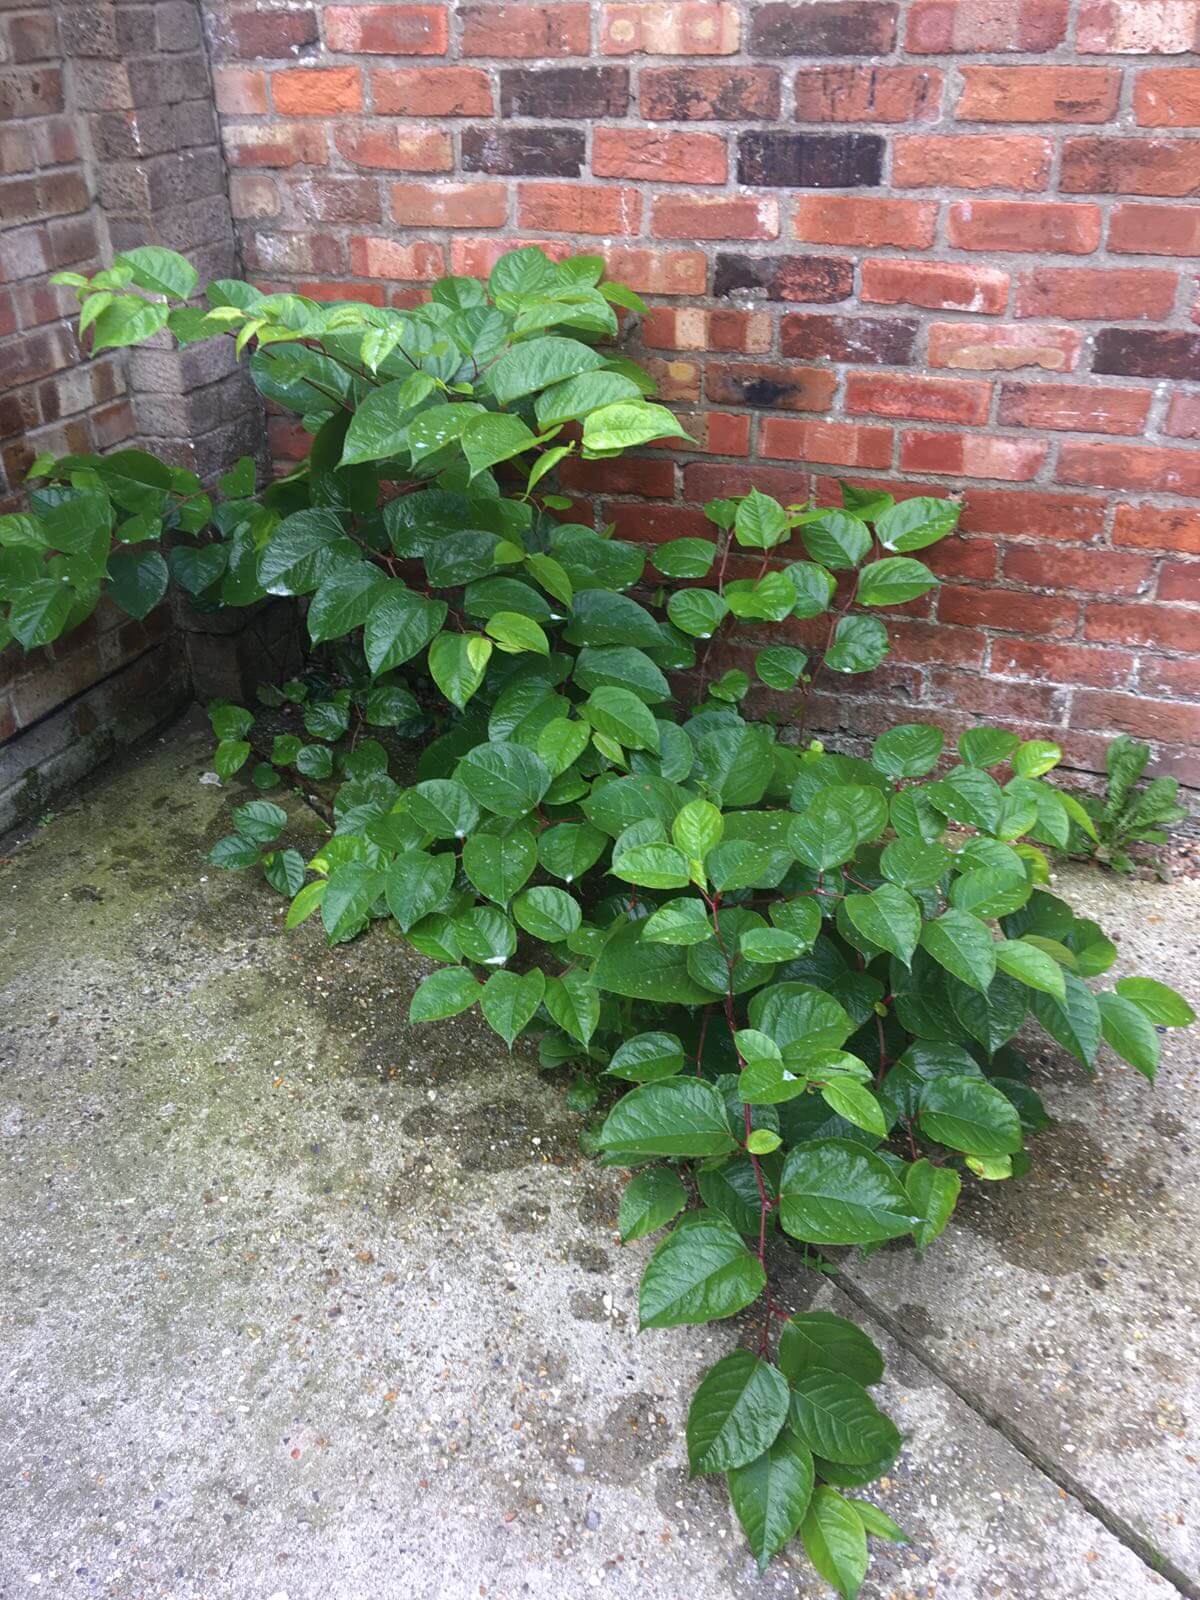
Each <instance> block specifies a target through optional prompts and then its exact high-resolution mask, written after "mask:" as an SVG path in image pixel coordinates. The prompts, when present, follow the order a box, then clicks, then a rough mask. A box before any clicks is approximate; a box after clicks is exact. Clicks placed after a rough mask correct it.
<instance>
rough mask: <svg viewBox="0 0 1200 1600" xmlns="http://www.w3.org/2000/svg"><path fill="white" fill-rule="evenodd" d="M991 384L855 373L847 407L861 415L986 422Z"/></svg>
mask: <svg viewBox="0 0 1200 1600" xmlns="http://www.w3.org/2000/svg"><path fill="white" fill-rule="evenodd" d="M991 395H992V386H991V384H990V383H971V382H966V381H958V380H956V379H954V378H913V377H907V376H905V377H899V376H893V375H892V374H887V375H877V374H874V373H867V372H851V373H850V374H849V375H848V376H847V378H846V399H845V406H846V410H847V411H848V412H851V413H852V414H857V415H859V416H875V417H916V418H919V419H921V420H922V421H925V422H968V423H970V422H980V423H982V422H986V421H987V415H988V405H989V402H990V400H991Z"/></svg>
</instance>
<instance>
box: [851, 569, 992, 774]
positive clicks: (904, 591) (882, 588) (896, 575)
mask: <svg viewBox="0 0 1200 1600" xmlns="http://www.w3.org/2000/svg"><path fill="white" fill-rule="evenodd" d="M938 581H939V580H938V579H937V578H935V577H934V575H933V573H932V572H930V570H929V568H928V567H927V566H926V565H925V563H924V562H923V561H914V560H913V559H912V558H911V556H885V557H884V558H883V560H882V561H872V562H871V564H870V566H867V567H864V568H863V569H862V571H861V572H860V573H859V577H858V599H859V602H860V603H861V604H862V605H864V606H901V605H904V604H905V602H906V601H908V600H915V599H916V598H917V596H918V595H922V594H927V593H928V592H929V590H930V589H936V588H937V585H938ZM965 759H966V758H965V757H964V760H965Z"/></svg>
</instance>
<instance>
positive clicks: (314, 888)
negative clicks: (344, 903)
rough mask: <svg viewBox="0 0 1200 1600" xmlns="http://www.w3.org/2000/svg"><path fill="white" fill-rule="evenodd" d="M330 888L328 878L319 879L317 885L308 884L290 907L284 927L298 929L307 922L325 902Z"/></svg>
mask: <svg viewBox="0 0 1200 1600" xmlns="http://www.w3.org/2000/svg"><path fill="white" fill-rule="evenodd" d="M328 887H329V880H328V878H318V879H317V881H316V882H315V883H306V884H305V885H304V888H303V889H301V891H300V893H299V894H298V895H297V896H296V898H295V899H294V900H293V901H292V903H291V905H290V906H289V907H288V914H287V917H286V918H285V920H284V927H285V928H298V927H299V926H300V924H301V923H302V922H306V921H307V920H308V918H309V917H311V916H312V914H313V912H314V911H316V910H317V908H318V906H320V904H321V901H322V900H324V898H325V891H326V889H328Z"/></svg>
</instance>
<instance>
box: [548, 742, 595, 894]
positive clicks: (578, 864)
mask: <svg viewBox="0 0 1200 1600" xmlns="http://www.w3.org/2000/svg"><path fill="white" fill-rule="evenodd" d="M539 745H540V741H539ZM538 753H539V755H542V759H543V760H545V755H544V754H543V752H542V751H541V749H540V748H539V751H538ZM606 842H607V841H606V839H605V836H604V834H602V833H601V832H600V829H599V828H594V827H593V826H592V825H591V823H590V822H559V823H556V824H555V826H554V827H552V828H547V829H546V830H545V832H544V833H541V834H539V835H538V841H537V854H538V860H539V861H540V862H541V864H542V866H543V867H545V869H546V871H547V872H548V873H550V874H551V876H552V877H555V878H561V879H562V880H563V882H564V883H574V882H575V881H576V880H577V879H579V878H582V877H583V875H584V873H585V872H587V871H588V870H589V869H590V868H591V867H594V866H595V864H596V862H597V861H599V859H600V857H601V855H602V854H603V853H604V849H605V845H606Z"/></svg>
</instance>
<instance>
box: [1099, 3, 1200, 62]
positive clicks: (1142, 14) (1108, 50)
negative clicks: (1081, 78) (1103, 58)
mask: <svg viewBox="0 0 1200 1600" xmlns="http://www.w3.org/2000/svg"><path fill="white" fill-rule="evenodd" d="M1075 46H1076V49H1077V50H1079V51H1080V52H1081V53H1084V54H1088V55H1181V54H1183V53H1185V52H1186V51H1189V50H1200V0H1084V3H1083V5H1082V7H1081V8H1080V12H1079V22H1078V24H1077V26H1076V30H1075Z"/></svg>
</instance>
